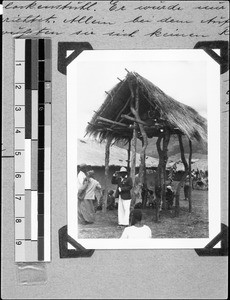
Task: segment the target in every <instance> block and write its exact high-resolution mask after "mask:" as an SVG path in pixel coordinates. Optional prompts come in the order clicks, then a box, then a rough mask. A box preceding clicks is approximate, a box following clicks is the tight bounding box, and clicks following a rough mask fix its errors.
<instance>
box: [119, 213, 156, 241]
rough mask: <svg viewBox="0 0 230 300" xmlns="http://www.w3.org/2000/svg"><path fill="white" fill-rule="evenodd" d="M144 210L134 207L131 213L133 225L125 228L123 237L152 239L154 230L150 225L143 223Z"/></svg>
mask: <svg viewBox="0 0 230 300" xmlns="http://www.w3.org/2000/svg"><path fill="white" fill-rule="evenodd" d="M141 220H142V212H141V210H140V209H134V210H133V211H132V213H131V226H128V227H126V228H125V229H124V231H123V233H122V235H121V239H150V238H151V237H152V232H151V229H150V228H149V226H147V225H143V224H142V222H141Z"/></svg>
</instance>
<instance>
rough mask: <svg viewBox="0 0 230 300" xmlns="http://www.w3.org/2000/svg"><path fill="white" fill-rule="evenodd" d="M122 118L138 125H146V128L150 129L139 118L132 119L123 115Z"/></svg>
mask: <svg viewBox="0 0 230 300" xmlns="http://www.w3.org/2000/svg"><path fill="white" fill-rule="evenodd" d="M121 117H122V118H124V119H127V120H130V121H133V122H136V123H138V124H142V125H145V126H147V127H148V124H147V123H145V122H144V121H142V120H141V119H140V118H139V119H138V120H137V118H132V117H130V116H127V115H121Z"/></svg>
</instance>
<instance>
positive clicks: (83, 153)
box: [77, 139, 158, 168]
mask: <svg viewBox="0 0 230 300" xmlns="http://www.w3.org/2000/svg"><path fill="white" fill-rule="evenodd" d="M136 155H137V156H136V166H137V167H139V164H140V154H139V153H137V154H136ZM127 158H128V155H127V150H126V149H122V148H119V147H117V146H115V145H113V146H111V147H110V159H109V165H110V166H119V167H127ZM83 163H85V164H87V165H90V166H92V167H104V166H105V143H103V142H102V143H99V142H97V141H95V140H87V139H78V140H77V164H78V165H80V164H83ZM157 165H158V159H156V158H154V157H150V156H147V158H146V167H147V168H150V167H157Z"/></svg>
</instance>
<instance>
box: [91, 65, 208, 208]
mask: <svg viewBox="0 0 230 300" xmlns="http://www.w3.org/2000/svg"><path fill="white" fill-rule="evenodd" d="M119 81H120V82H119V83H118V84H117V85H116V86H115V87H114V88H112V89H111V90H110V91H109V92H106V93H107V97H106V99H105V101H104V103H103V104H102V105H101V107H100V108H99V109H98V111H97V112H95V114H94V116H93V117H92V119H91V121H90V122H89V124H88V126H87V128H86V132H87V134H88V135H92V136H94V137H95V138H97V139H99V140H101V141H102V140H107V150H106V157H105V159H106V161H107V168H108V164H109V145H110V144H111V142H112V141H125V142H127V143H129V145H130V149H131V153H132V157H131V159H130V157H129V159H128V160H130V167H131V176H132V178H134V176H135V153H136V139H137V138H139V139H140V140H142V146H143V147H142V151H141V164H140V171H139V176H140V179H141V182H142V183H143V182H144V173H145V150H146V147H147V144H148V138H152V137H158V140H157V143H156V146H157V150H158V154H159V165H158V183H157V185H158V187H160V189H161V198H162V200H163V203H164V202H165V201H164V200H165V181H166V172H165V169H166V164H167V160H168V156H167V147H168V143H169V140H170V136H171V135H175V134H176V135H177V136H178V140H179V144H180V150H181V159H182V162H183V164H184V166H185V174H184V176H183V178H182V180H181V181H182V182H183V181H184V180H185V178H186V176H187V174H189V170H190V169H191V158H192V140H194V139H196V140H198V141H199V142H206V141H207V121H206V119H205V118H203V117H202V116H201V115H199V114H198V112H197V111H196V110H194V109H193V108H192V107H190V106H188V105H185V104H183V103H180V102H179V101H177V100H175V99H173V98H172V97H170V96H168V95H166V94H165V93H164V92H163V91H162V90H161V89H160V88H158V87H157V86H155V85H154V84H153V83H152V82H150V81H149V80H147V79H145V78H144V77H142V76H140V75H139V74H138V73H136V72H128V71H127V75H126V77H125V78H124V80H120V79H119ZM178 88H180V87H179V86H178ZM181 88H183V87H181ZM188 93H189V91H188ZM182 135H186V136H187V138H188V139H189V145H190V155H189V164H188V163H187V161H186V159H185V156H184V148H183V142H182ZM128 167H129V165H128ZM190 182H191V178H190ZM190 185H191V184H190ZM180 186H181V182H180V184H179V185H178V189H177V191H176V208H177V210H176V211H177V213H178V212H179V192H180ZM190 191H191V189H190ZM189 203H190V210H191V193H190V201H189Z"/></svg>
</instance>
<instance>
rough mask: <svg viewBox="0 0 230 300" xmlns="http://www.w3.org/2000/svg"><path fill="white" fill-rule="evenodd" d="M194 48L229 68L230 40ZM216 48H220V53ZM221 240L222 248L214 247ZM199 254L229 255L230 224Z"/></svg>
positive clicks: (203, 42)
mask: <svg viewBox="0 0 230 300" xmlns="http://www.w3.org/2000/svg"><path fill="white" fill-rule="evenodd" d="M194 49H203V50H204V51H205V52H206V53H207V54H208V55H209V56H210V57H211V58H212V59H214V60H215V61H216V62H217V63H218V64H219V65H220V74H224V73H226V72H227V71H228V70H229V54H228V53H229V42H228V41H201V42H198V43H196V45H195V46H194ZM214 49H220V55H218V54H217V53H216V52H215V51H214ZM219 242H221V248H213V247H214V246H215V245H216V244H217V243H219ZM195 251H196V253H197V254H198V255H199V256H227V255H228V226H226V225H225V224H222V223H221V232H220V233H219V234H218V235H217V236H216V237H215V238H214V239H213V240H212V241H211V242H209V243H208V244H207V245H206V246H205V247H204V248H203V249H195Z"/></svg>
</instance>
